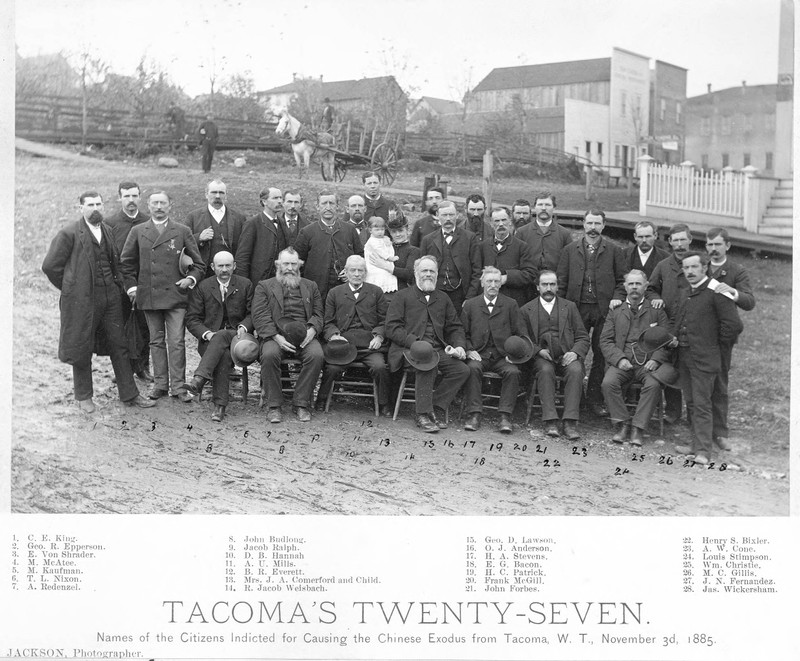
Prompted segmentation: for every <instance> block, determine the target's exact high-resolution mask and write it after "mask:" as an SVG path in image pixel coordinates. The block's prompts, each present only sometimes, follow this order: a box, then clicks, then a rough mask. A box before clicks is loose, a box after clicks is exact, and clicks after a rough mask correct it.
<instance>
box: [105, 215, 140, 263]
mask: <svg viewBox="0 0 800 661" xmlns="http://www.w3.org/2000/svg"><path fill="white" fill-rule="evenodd" d="M148 220H150V216H148V215H147V214H146V213H143V212H141V211H138V212H137V213H136V215H135V216H134V217H133V218H131V217H130V216H128V215H127V214H126V213H125V212H124V211H123V210H122V209H120V210H119V211H117V213H115V214H114V215H113V216H109V217H108V218H106V219H105V223H106V225H108V227H109V229H110V230H111V235H112V236H113V237H114V245H116V246H117V252H118V253H121V252H122V249H123V248H124V247H125V241H126V240H127V238H128V234H130V232H131V228H132V227H135V226H136V225H141V224H142V223H145V222H147V221H148Z"/></svg>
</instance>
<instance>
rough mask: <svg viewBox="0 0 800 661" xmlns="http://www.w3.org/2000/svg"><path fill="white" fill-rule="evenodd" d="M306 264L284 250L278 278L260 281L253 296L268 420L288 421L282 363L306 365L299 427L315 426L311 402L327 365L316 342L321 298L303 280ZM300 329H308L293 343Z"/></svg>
mask: <svg viewBox="0 0 800 661" xmlns="http://www.w3.org/2000/svg"><path fill="white" fill-rule="evenodd" d="M302 265H303V262H302V261H301V260H300V257H299V256H298V255H297V252H296V251H295V250H294V248H286V249H285V250H282V251H281V252H280V254H279V255H278V259H277V260H276V261H275V266H276V273H275V277H274V278H270V279H269V280H262V281H261V282H259V283H258V285H257V286H256V290H255V293H254V294H253V305H252V317H253V325H254V326H255V329H256V331H257V333H258V338H259V340H260V341H261V352H260V355H261V358H260V360H261V383H262V384H263V386H262V387H263V388H264V389H265V391H266V395H267V404H268V406H269V410H268V411H267V420H269V421H270V422H273V423H277V422H281V421H282V420H283V413H282V412H281V407H282V405H283V391H282V390H281V360H283V359H284V358H298V359H300V360H301V361H302V363H303V366H302V368H301V370H300V375H299V376H298V378H297V383H296V385H295V389H294V396H293V397H292V405H293V409H294V412H295V413H296V415H297V419H298V420H299V421H300V422H310V421H311V401H312V399H311V398H312V395H313V394H314V386H315V385H316V384H317V379H318V378H319V374H320V372H321V371H322V366H323V364H324V362H325V357H324V354H323V353H322V347H321V346H320V344H319V341H318V340H317V339H316V338H317V336H318V335H319V334H320V333H321V332H322V298H321V297H320V294H319V288H318V287H317V285H316V283H314V282H313V281H311V280H306V279H305V278H301V277H300V267H301V266H302ZM297 327H300V328H301V329H302V328H305V337H298V338H297V339H295V338H294V335H295V330H296V328H297ZM300 335H301V336H302V332H301V333H300ZM287 336H288V337H287ZM292 339H294V342H292V341H291V340H292Z"/></svg>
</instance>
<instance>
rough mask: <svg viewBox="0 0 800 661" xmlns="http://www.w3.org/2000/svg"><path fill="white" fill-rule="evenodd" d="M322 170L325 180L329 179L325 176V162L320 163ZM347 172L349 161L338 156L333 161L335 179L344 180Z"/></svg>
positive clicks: (336, 180)
mask: <svg viewBox="0 0 800 661" xmlns="http://www.w3.org/2000/svg"><path fill="white" fill-rule="evenodd" d="M319 169H320V172H322V178H323V179H324V180H325V181H328V178H327V177H326V176H325V164H324V163H320V165H319ZM346 174H347V163H345V162H344V161H342V160H341V159H340V158H339V157H338V156H337V157H336V160H334V162H333V180H334V181H335V182H339V181H342V180H343V179H344V176H345V175H346Z"/></svg>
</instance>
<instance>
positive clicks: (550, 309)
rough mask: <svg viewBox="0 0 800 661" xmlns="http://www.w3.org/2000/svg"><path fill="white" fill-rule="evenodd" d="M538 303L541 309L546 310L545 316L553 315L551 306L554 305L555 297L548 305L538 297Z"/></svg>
mask: <svg viewBox="0 0 800 661" xmlns="http://www.w3.org/2000/svg"><path fill="white" fill-rule="evenodd" d="M539 303H541V305H542V307H543V308H544V309H545V310H547V314H553V306H555V304H556V299H555V297H554V298H553V300H552V301H550V302H549V303H548V302H547V301H545V300H544V299H543V298H542V297H541V296H539Z"/></svg>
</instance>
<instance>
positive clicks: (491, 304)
mask: <svg viewBox="0 0 800 661" xmlns="http://www.w3.org/2000/svg"><path fill="white" fill-rule="evenodd" d="M486 305H487V307H488V308H489V314H492V310H494V299H492V300H491V301H489V302H488V303H487V304H486Z"/></svg>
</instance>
